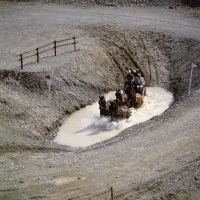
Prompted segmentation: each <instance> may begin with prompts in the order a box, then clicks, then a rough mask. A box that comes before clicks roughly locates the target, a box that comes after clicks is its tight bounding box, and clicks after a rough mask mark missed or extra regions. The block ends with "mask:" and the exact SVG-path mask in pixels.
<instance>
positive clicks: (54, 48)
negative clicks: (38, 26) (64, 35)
mask: <svg viewBox="0 0 200 200" xmlns="http://www.w3.org/2000/svg"><path fill="white" fill-rule="evenodd" d="M54 52H55V56H56V41H54Z"/></svg>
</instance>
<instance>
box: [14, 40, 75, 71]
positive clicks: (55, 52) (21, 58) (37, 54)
mask: <svg viewBox="0 0 200 200" xmlns="http://www.w3.org/2000/svg"><path fill="white" fill-rule="evenodd" d="M76 39H77V38H76V37H75V36H74V37H72V38H67V39H64V40H59V41H56V40H55V41H54V42H53V43H49V44H46V45H44V46H41V47H38V48H36V49H33V50H30V51H27V52H24V53H22V54H20V55H18V56H20V59H19V60H18V61H20V62H21V69H23V61H24V59H26V58H30V57H33V56H36V57H37V63H39V62H40V54H42V53H45V52H47V51H50V50H52V49H54V55H55V56H56V55H57V48H59V47H63V46H67V45H72V44H73V45H74V51H76V44H77V43H78V41H76ZM68 40H73V42H71V43H67V44H59V45H57V44H58V43H61V42H65V41H68ZM50 45H53V47H51V48H49V49H46V50H43V51H39V50H41V49H42V48H45V47H47V46H50ZM31 52H35V53H34V54H32V55H28V56H26V57H24V55H25V54H28V53H31Z"/></svg>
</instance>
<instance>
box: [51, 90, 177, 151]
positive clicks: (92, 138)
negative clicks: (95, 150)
mask: <svg viewBox="0 0 200 200" xmlns="http://www.w3.org/2000/svg"><path fill="white" fill-rule="evenodd" d="M147 94H148V96H145V97H144V103H143V105H142V106H141V107H140V108H139V109H137V110H136V109H134V108H131V112H132V113H131V117H130V118H129V119H126V120H122V121H119V122H110V119H109V118H101V117H100V114H99V113H100V111H99V105H98V102H96V103H94V104H92V105H90V106H87V107H85V108H82V109H81V110H79V111H76V112H75V113H73V114H72V115H70V116H69V117H68V118H67V120H66V121H65V123H64V124H63V125H62V126H61V127H60V129H59V132H58V135H57V137H56V138H55V139H54V142H57V143H59V144H62V145H69V146H72V147H86V146H89V145H91V144H94V143H97V142H102V141H104V140H107V139H109V138H111V137H114V136H115V135H117V134H119V133H120V132H121V131H123V130H124V129H126V128H128V127H130V126H133V125H134V124H138V123H141V122H144V121H146V120H149V119H150V118H152V117H154V116H157V115H160V114H161V113H163V112H164V111H165V110H166V109H168V108H169V106H170V105H171V104H172V103H173V100H174V99H173V95H172V94H171V93H169V92H167V91H166V90H164V89H163V88H159V87H148V88H147ZM105 98H106V100H109V99H111V98H112V99H115V92H114V91H113V92H109V93H108V94H107V95H105Z"/></svg>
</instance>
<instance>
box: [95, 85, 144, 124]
mask: <svg viewBox="0 0 200 200" xmlns="http://www.w3.org/2000/svg"><path fill="white" fill-rule="evenodd" d="M125 94H126V95H123V94H122V93H121V90H120V89H117V90H116V92H115V97H116V99H114V100H108V101H106V100H105V97H104V96H103V95H100V96H99V101H98V103H99V109H100V116H101V117H111V121H119V120H123V119H128V118H129V117H130V116H131V111H130V108H132V107H133V108H139V107H140V106H141V105H142V104H143V96H144V95H143V94H140V93H135V91H134V90H132V89H131V88H128V87H126V90H125Z"/></svg>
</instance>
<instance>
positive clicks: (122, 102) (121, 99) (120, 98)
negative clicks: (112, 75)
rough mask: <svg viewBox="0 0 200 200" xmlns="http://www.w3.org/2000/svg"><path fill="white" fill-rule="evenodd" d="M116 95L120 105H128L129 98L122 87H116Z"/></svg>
mask: <svg viewBox="0 0 200 200" xmlns="http://www.w3.org/2000/svg"><path fill="white" fill-rule="evenodd" d="M115 96H116V102H117V104H118V106H125V105H127V98H125V97H124V96H123V95H122V93H121V90H120V89H116V92H115Z"/></svg>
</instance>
